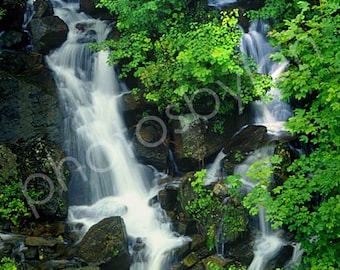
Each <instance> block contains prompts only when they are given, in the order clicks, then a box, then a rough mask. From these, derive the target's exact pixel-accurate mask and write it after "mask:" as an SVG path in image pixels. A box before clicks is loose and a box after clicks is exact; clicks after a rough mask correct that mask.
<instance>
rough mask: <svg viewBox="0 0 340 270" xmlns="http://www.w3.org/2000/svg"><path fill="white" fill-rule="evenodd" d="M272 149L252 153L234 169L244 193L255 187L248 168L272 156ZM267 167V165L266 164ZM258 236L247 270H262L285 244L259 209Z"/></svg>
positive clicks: (266, 147)
mask: <svg viewBox="0 0 340 270" xmlns="http://www.w3.org/2000/svg"><path fill="white" fill-rule="evenodd" d="M273 152H274V147H273V146H265V147H262V148H259V149H257V150H255V151H254V153H253V154H252V155H250V156H249V157H248V158H247V159H246V160H245V161H244V162H242V164H240V165H238V166H236V167H235V170H234V174H239V175H241V181H242V183H243V187H244V188H245V189H246V192H247V193H248V192H250V191H251V190H252V189H253V188H254V187H255V185H257V183H256V182H254V181H253V180H252V179H251V178H249V177H248V176H247V175H246V174H247V171H248V169H249V167H250V166H251V165H252V164H253V163H254V162H257V161H265V160H267V159H268V158H269V157H271V156H272V155H273ZM268 166H269V164H268ZM264 188H266V187H264ZM258 228H259V232H258V236H257V238H256V240H255V245H254V258H253V260H252V262H251V264H250V265H249V267H248V270H263V269H265V267H266V264H267V263H268V261H269V260H270V259H272V258H274V257H275V256H276V255H277V254H278V252H279V251H280V249H281V247H282V246H283V245H285V242H284V241H283V240H282V239H281V238H280V237H279V235H278V234H279V232H274V231H272V230H271V228H270V224H269V223H268V222H267V221H266V213H265V209H264V208H260V209H259V215H258Z"/></svg>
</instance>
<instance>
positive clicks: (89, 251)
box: [78, 216, 130, 270]
mask: <svg viewBox="0 0 340 270" xmlns="http://www.w3.org/2000/svg"><path fill="white" fill-rule="evenodd" d="M78 255H79V257H80V258H82V259H83V260H85V261H86V262H88V263H92V264H93V265H97V266H100V268H101V269H120V270H127V269H129V266H130V254H129V251H128V244H127V234H126V229H125V224H124V221H123V219H122V218H121V217H118V216H117V217H109V218H105V219H103V220H101V221H100V222H99V223H97V224H95V225H93V226H92V227H91V228H90V229H89V231H88V232H87V233H86V234H85V236H84V237H83V239H82V241H81V242H80V244H79V247H78Z"/></svg>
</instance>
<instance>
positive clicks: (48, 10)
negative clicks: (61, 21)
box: [33, 0, 54, 18]
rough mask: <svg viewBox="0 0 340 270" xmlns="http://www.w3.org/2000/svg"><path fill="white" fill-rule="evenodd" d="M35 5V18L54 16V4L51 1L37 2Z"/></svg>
mask: <svg viewBox="0 0 340 270" xmlns="http://www.w3.org/2000/svg"><path fill="white" fill-rule="evenodd" d="M33 5H34V11H35V13H34V16H33V18H42V17H48V16H53V15H54V11H53V5H52V2H51V1H49V0H36V1H34V3H33Z"/></svg>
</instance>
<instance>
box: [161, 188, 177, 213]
mask: <svg viewBox="0 0 340 270" xmlns="http://www.w3.org/2000/svg"><path fill="white" fill-rule="evenodd" d="M177 196H178V189H177V190H174V189H172V188H167V187H165V189H162V190H160V191H159V193H158V198H159V202H160V204H161V207H162V208H163V209H164V210H166V211H173V210H175V208H176V207H177V205H178V200H177Z"/></svg>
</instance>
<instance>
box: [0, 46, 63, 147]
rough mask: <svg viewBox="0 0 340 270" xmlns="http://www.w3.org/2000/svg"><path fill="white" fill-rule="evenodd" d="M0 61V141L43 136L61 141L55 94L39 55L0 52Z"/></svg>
mask: <svg viewBox="0 0 340 270" xmlns="http://www.w3.org/2000/svg"><path fill="white" fill-rule="evenodd" d="M0 58H1V61H0V93H1V98H0V114H1V119H0V123H1V129H0V141H7V142H16V141H18V140H23V141H27V140H29V139H32V138H37V137H45V138H47V139H49V140H51V141H54V142H57V143H59V142H61V140H62V139H61V132H60V125H61V123H62V115H61V111H60V108H59V98H58V93H57V89H56V86H55V83H54V80H53V78H52V76H51V75H50V73H49V72H48V71H47V70H46V69H45V68H44V65H43V59H42V56H41V55H40V54H38V53H34V52H30V53H24V52H21V53H19V52H16V53H14V52H6V51H3V52H2V54H1V56H0ZM4 70H6V71H4Z"/></svg>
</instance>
